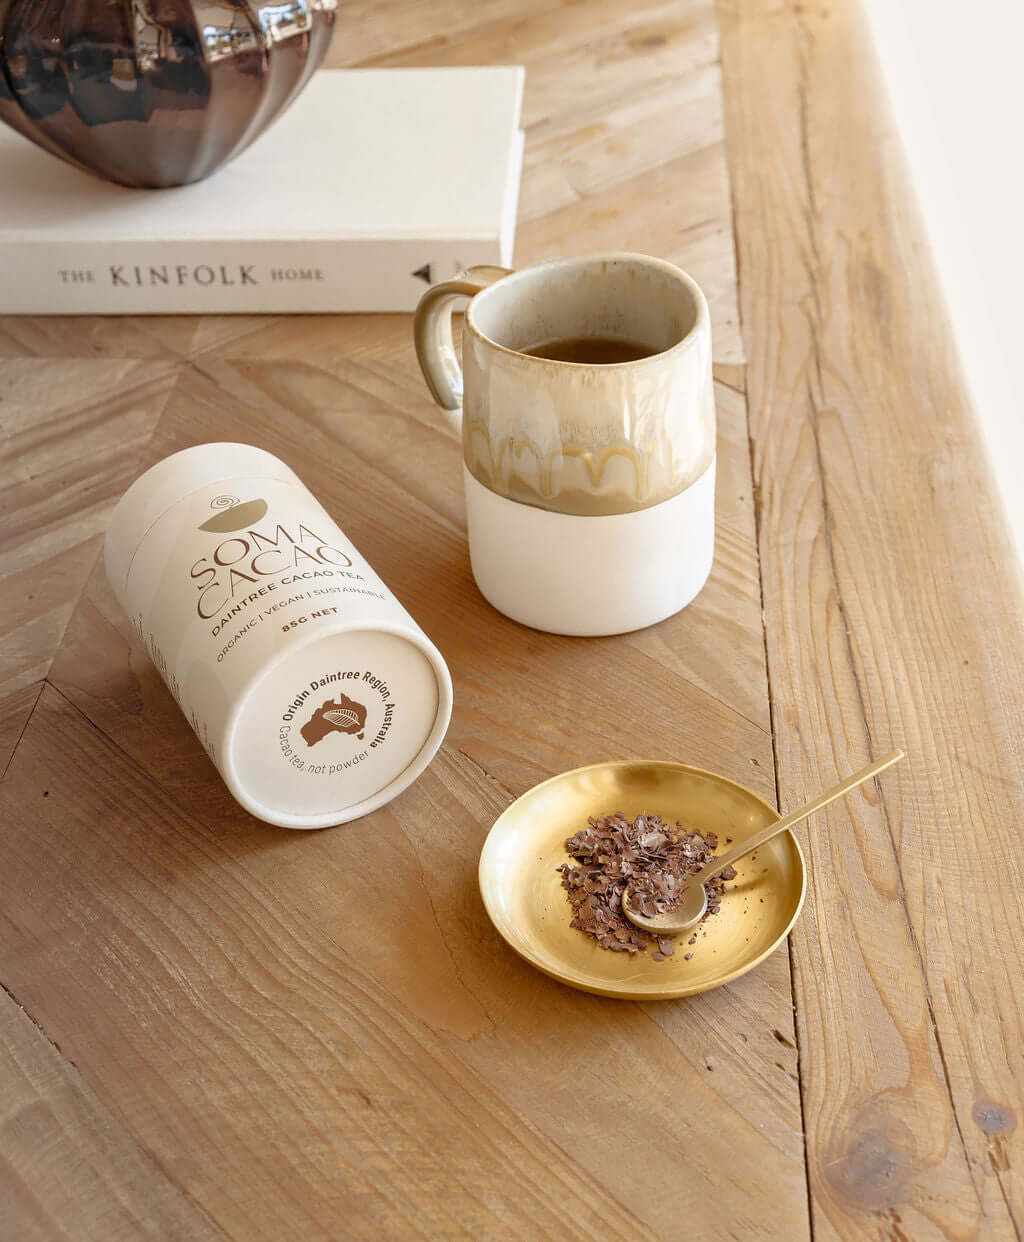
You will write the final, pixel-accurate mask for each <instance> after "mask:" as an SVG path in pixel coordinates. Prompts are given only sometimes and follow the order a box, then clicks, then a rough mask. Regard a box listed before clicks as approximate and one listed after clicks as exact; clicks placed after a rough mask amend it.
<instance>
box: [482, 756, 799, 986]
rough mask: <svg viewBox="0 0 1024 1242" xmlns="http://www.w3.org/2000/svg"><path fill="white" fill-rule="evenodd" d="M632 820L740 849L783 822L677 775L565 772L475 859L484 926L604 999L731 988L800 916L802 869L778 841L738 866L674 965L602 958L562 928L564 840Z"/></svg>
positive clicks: (738, 791) (716, 780)
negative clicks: (614, 820)
mask: <svg viewBox="0 0 1024 1242" xmlns="http://www.w3.org/2000/svg"><path fill="white" fill-rule="evenodd" d="M615 811H622V812H623V814H625V815H627V816H629V818H630V819H632V818H633V817H634V816H636V815H637V814H639V813H640V812H641V811H656V812H657V813H658V814H659V815H662V816H664V817H665V819H667V820H669V821H670V822H672V821H674V820H677V819H678V820H681V821H682V822H683V823H684V824H685V825H687V826H688V827H697V828H700V829H701V830H702V831H707V830H708V829H710V830H711V831H713V832H716V833H718V834H719V836H720V837H721V838H723V839H724V838H725V837H727V836H728V837H732V838H733V840H734V841H736V842H742V841H744V840H746V839H747V838H748V837H752V836H753V835H754V833H756V832H757V831H758V829H760V828H762V827H764V826H765V825H766V824H769V823H773V822H774V821H776V820H777V819H778V818H779V814H778V812H777V811H775V810H774V809H773V808H772V807H770V806H769V805H768V803H767V802H764V801H763V800H762V799H761V798H759V797H758V796H757V794H755V793H753V792H752V791H751V790H749V789H747V788H745V787H744V786H743V785H739V784H737V783H736V782H735V781H732V780H729V779H728V778H727V777H724V776H718V775H717V774H716V773H714V772H705V771H703V770H702V769H701V768H692V767H689V766H688V765H686V764H683V763H668V762H663V761H658V760H641V759H633V760H625V761H620V762H612V763H596V764H593V765H591V766H590V767H586V768H576V769H574V770H573V771H571V772H562V773H561V774H560V775H559V776H553V777H551V779H550V780H546V781H543V782H542V783H541V784H540V785H535V786H534V787H533V789H530V790H528V791H527V792H526V793H525V794H523V795H522V797H520V798H517V799H516V801H515V802H513V803H512V805H511V806H510V807H508V808H507V809H506V810H505V811H504V812H503V813H502V814H501V815H500V816H499V817H498V819H497V820H496V821H495V823H494V825H493V827H492V828H491V831H490V833H489V834H488V837H487V840H486V841H485V842H484V847H483V851H482V853H481V855H480V870H479V880H480V892H481V895H482V896H483V900H484V905H485V907H486V908H487V913H488V914H489V915H490V918H491V921H492V922H493V924H494V926H495V927H496V928H497V929H498V931H499V932H500V934H501V935H502V936H503V937H504V939H505V940H506V941H507V943H508V944H509V945H510V946H511V947H512V948H513V949H515V951H516V952H517V953H518V954H519V955H520V956H521V957H524V958H525V959H526V960H527V961H528V962H529V963H530V964H531V965H533V966H536V968H537V969H538V970H542V971H543V972H544V973H545V974H546V975H551V977H552V978H554V979H558V980H559V981H560V982H562V983H567V984H569V986H570V987H574V988H579V989H580V990H581V991H584V992H595V993H597V995H599V996H615V997H621V998H623V999H631V1000H647V1001H649V1000H668V999H671V998H673V997H679V996H692V995H694V994H695V993H697V992H706V991H708V990H709V989H710V988H717V987H720V986H721V985H722V984H723V983H731V982H732V981H733V980H734V979H738V978H739V977H740V976H741V975H744V974H746V972H747V971H748V970H753V969H754V967H755V966H757V965H758V964H759V963H760V962H763V961H764V959H765V958H766V957H767V956H768V954H769V953H771V952H773V951H774V950H775V949H777V948H778V947H779V946H780V945H781V944H783V943H784V941H785V939H786V936H787V935H788V934H789V930H790V928H791V927H792V926H793V924H794V923H795V922H796V919H797V916H798V915H799V913H800V907H801V906H802V905H803V900H804V892H805V888H806V876H805V873H804V859H803V854H802V853H801V851H800V846H799V844H798V843H797V840H796V838H795V837H794V836H793V835H792V833H789V832H784V833H782V834H780V835H779V836H777V837H776V838H775V839H774V840H772V841H769V842H768V843H767V844H766V845H763V846H761V847H760V848H758V849H757V850H756V851H755V853H754V854H753V855H748V856H747V857H746V858H744V859H742V860H741V861H740V862H738V863H737V864H736V873H737V874H736V879H735V880H733V881H730V882H729V885H728V890H727V892H726V894H725V897H724V898H723V901H722V907H721V909H720V910H719V912H718V913H717V914H714V915H712V916H711V917H710V918H708V919H706V920H705V921H704V922H703V923H702V924H701V925H700V928H699V934H698V936H697V942H696V943H695V944H694V946H693V949H692V955H691V956H690V958H689V960H687V953H688V952H690V951H691V950H690V946H689V944H688V943H687V940H688V937H687V936H686V934H685V933H684V935H683V936H682V937H680V939H679V943H678V948H677V950H676V952H675V954H674V955H673V956H672V957H670V958H668V959H666V960H665V961H663V962H656V961H654V958H653V956H652V954H650V953H647V952H645V953H638V954H636V956H635V957H630V955H629V954H628V953H608V952H606V951H605V950H604V949H602V948H600V946H599V945H597V944H596V943H595V941H593V940H591V939H590V938H589V937H588V936H585V935H583V933H582V932H579V931H576V930H575V929H574V928H572V927H570V926H569V919H570V916H571V910H570V907H569V902H568V900H567V898H566V895H565V891H564V889H563V888H562V885H561V877H560V875H559V873H558V867H559V865H560V864H561V863H564V862H566V861H567V860H568V858H569V855H568V854H567V853H566V849H565V839H566V837H569V836H571V835H572V834H573V833H574V832H576V831H577V830H578V829H579V828H581V827H582V826H583V825H584V824H585V823H586V822H587V817H588V816H589V815H609V814H613V813H614V812H615Z"/></svg>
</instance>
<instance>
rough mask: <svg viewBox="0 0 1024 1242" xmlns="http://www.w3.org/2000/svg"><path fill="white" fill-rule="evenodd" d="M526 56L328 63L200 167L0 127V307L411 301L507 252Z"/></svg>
mask: <svg viewBox="0 0 1024 1242" xmlns="http://www.w3.org/2000/svg"><path fill="white" fill-rule="evenodd" d="M522 87H523V70H522V68H521V67H519V66H503V67H493V68H459V69H350V70H347V69H324V70H321V71H320V72H319V73H318V74H317V75H316V76H315V77H314V79H313V81H312V82H311V83H310V84H309V86H308V87H307V88H306V90H305V91H304V92H303V94H302V95H300V97H299V98H298V99H297V100H296V102H295V103H294V104H293V105H292V107H291V108H290V109H289V110H288V111H287V112H286V113H285V115H284V116H283V117H281V119H280V120H279V121H278V122H277V123H276V124H275V125H274V126H273V127H272V128H271V129H270V130H269V131H268V132H267V133H266V134H264V135H263V136H262V137H261V138H260V139H259V140H258V141H257V142H256V143H254V144H253V146H252V147H250V148H249V149H248V150H246V151H245V152H244V153H243V154H242V155H240V156H239V157H238V158H237V160H235V161H233V162H232V163H230V164H228V165H227V166H226V167H225V168H222V169H221V170H220V171H218V172H216V173H214V174H213V176H212V177H210V178H209V179H208V180H206V181H201V182H198V183H196V184H194V185H187V186H180V187H176V188H174V189H167V190H132V189H125V188H124V187H121V186H117V185H112V184H109V183H107V182H105V181H102V180H100V179H98V178H95V177H91V176H89V175H88V174H87V173H83V172H81V171H79V170H78V169H76V168H74V167H71V166H70V165H67V164H64V163H62V162H61V161H59V160H57V159H55V158H54V157H53V156H51V155H48V154H46V153H45V152H44V151H41V150H39V149H37V148H36V147H34V146H33V145H32V144H31V143H29V142H27V141H26V140H25V139H24V138H23V137H21V136H20V135H18V134H16V133H14V132H13V131H11V130H7V129H6V128H3V127H0V313H5V314H31V315H45V314H61V315H73V314H136V315H137V314H160V315H167V314H180V313H201V314H220V313H231V312H238V313H285V312H316V311H322V312H327V311H408V310H412V309H414V307H415V306H416V303H417V301H418V300H419V297H420V295H421V294H422V292H423V290H424V289H425V288H426V287H427V285H429V284H433V283H436V282H437V281H439V280H448V279H449V278H450V277H451V276H453V275H454V274H455V273H456V272H457V271H459V270H461V269H462V268H464V267H470V266H472V265H473V264H476V263H494V264H499V265H502V266H508V265H509V264H510V263H511V260H512V246H513V239H514V233H515V216H516V205H517V199H518V191H519V176H520V171H521V166H522V141H523V140H522V132H521V131H520V129H519V109H520V101H521V97H522Z"/></svg>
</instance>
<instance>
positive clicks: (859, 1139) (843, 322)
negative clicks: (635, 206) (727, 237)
mask: <svg viewBox="0 0 1024 1242" xmlns="http://www.w3.org/2000/svg"><path fill="white" fill-rule="evenodd" d="M720 14H721V17H722V37H723V55H724V75H725V82H726V100H727V128H728V132H729V135H730V146H729V150H730V163H731V172H732V178H733V187H734V202H735V204H736V211H737V214H736V231H737V237H738V242H739V259H740V270H741V271H742V272H744V281H743V284H742V287H741V304H742V314H743V324H744V334H745V338H746V341H747V349H748V354H749V358H750V365H749V367H748V372H747V393H748V398H749V402H750V422H751V434H752V444H753V450H754V458H753V464H754V476H755V481H756V484H757V488H758V494H759V497H760V511H759V527H760V554H761V569H762V581H763V591H764V601H765V623H766V636H767V650H768V658H769V670H770V677H771V689H772V702H773V707H774V712H773V720H774V725H775V740H776V754H777V762H778V776H779V790H780V798H781V800H782V802H783V803H785V804H787V805H788V804H791V803H792V804H795V803H797V802H799V801H800V800H801V799H802V798H803V797H804V796H805V795H806V794H809V793H811V792H813V791H814V790H815V789H817V788H819V787H820V786H821V785H823V784H825V783H827V781H828V780H830V779H831V776H832V773H833V772H834V771H836V770H837V769H841V768H847V767H855V766H856V765H857V764H858V763H860V762H862V761H863V760H864V759H866V758H867V757H868V756H869V755H870V754H872V753H878V752H880V751H881V750H883V749H885V748H887V747H888V746H889V745H890V744H891V743H893V742H896V743H898V744H900V745H902V746H904V747H905V748H906V750H907V752H908V754H909V755H910V762H909V763H908V764H906V765H904V767H903V768H902V769H898V770H896V772H895V773H894V777H893V779H886V780H885V781H884V782H883V786H882V789H883V793H882V796H881V798H876V797H875V796H874V795H873V793H870V792H869V793H867V794H865V795H863V796H862V797H860V798H853V799H851V800H850V804H849V805H848V806H847V807H846V808H843V809H842V810H841V811H838V812H830V813H828V814H827V815H826V816H825V817H824V818H825V819H826V820H827V821H828V830H827V831H817V832H814V833H813V834H812V835H811V838H810V841H811V844H810V857H811V868H810V875H811V892H810V898H809V909H808V912H807V916H806V917H805V919H804V921H803V922H802V924H801V925H799V926H798V928H797V930H796V932H795V934H794V937H793V961H794V966H795V974H794V982H795V988H796V1001H797V1006H798V1015H799V1021H798V1027H799V1032H800V1047H801V1071H802V1087H803V1098H804V1114H805V1117H806V1120H807V1152H808V1170H809V1176H810V1185H811V1191H812V1202H813V1206H814V1227H815V1237H816V1238H818V1239H825V1238H833V1237H837V1238H844V1239H861V1238H863V1239H867V1238H872V1239H874V1238H877V1237H879V1236H885V1237H893V1238H904V1237H907V1238H913V1239H915V1240H916V1239H928V1238H936V1237H948V1238H954V1237H955V1238H964V1237H985V1238H992V1239H996V1238H999V1239H1002V1238H1013V1237H1015V1236H1016V1237H1019V1236H1020V1229H1021V1224H1022V1222H1024V1198H1022V1183H1021V1180H1020V1172H1019V1170H1020V1168H1021V1166H1022V1163H1024V1142H1022V1139H1021V1135H1022V1133H1024V1131H1022V1130H1021V1129H1019V1128H1018V1126H1017V1119H1018V1117H1019V1116H1020V1115H1021V1106H1022V1100H1021V1081H1022V1068H1024V1066H1022V1047H1024V1039H1022V1036H1024V1029H1022V1019H1021V1002H1022V1000H1024V951H1022V948H1021V938H1020V936H1019V934H1018V933H1017V931H1016V929H1018V928H1019V927H1020V925H1021V921H1022V914H1024V908H1022V893H1024V865H1022V861H1021V853H1020V849H1019V841H1020V830H1019V823H1020V821H1021V818H1022V813H1024V783H1022V772H1024V765H1022V744H1021V737H1022V726H1024V680H1022V673H1021V663H1020V659H1019V656H1020V651H1021V649H1022V647H1021V638H1022V617H1024V612H1022V608H1021V595H1020V591H1019V581H1018V579H1017V577H1016V571H1015V566H1016V562H1015V559H1014V556H1013V552H1012V549H1011V548H1010V547H1009V546H1008V536H1007V532H1006V530H1005V528H1004V526H1003V525H1002V521H1001V515H1000V513H999V511H998V504H997V502H996V500H995V491H994V487H993V483H992V480H991V478H990V476H989V473H988V470H987V467H986V462H985V455H984V450H983V447H982V445H981V443H980V441H979V436H978V431H977V428H976V427H975V425H974V422H973V419H972V417H971V412H970V409H969V407H968V405H967V401H966V397H965V390H964V385H963V380H962V377H961V375H960V372H959V368H958V365H957V361H956V354H955V347H954V343H953V341H952V339H951V337H950V332H949V328H948V325H947V321H946V316H945V314H944V312H943V308H942V302H941V298H940V295H939V291H938V287H937V283H936V280H935V277H934V273H933V271H932V269H931V265H930V263H929V261H928V258H927V255H926V254H925V253H924V251H923V245H922V239H923V230H922V227H921V223H920V220H919V218H918V215H917V212H916V209H915V205H914V201H913V196H912V193H911V190H910V187H909V186H908V184H907V182H906V177H905V173H904V169H903V164H902V160H901V158H900V153H899V150H898V144H897V143H896V141H895V137H894V133H893V128H892V121H891V118H890V116H889V114H888V113H887V111H886V109H885V105H884V92H883V91H882V88H881V84H880V82H879V80H878V77H877V72H876V69H875V65H874V60H873V56H872V52H871V48H870V45H869V43H868V39H867V35H866V31H865V27H864V24H863V20H862V17H861V14H860V13H859V10H858V8H857V6H855V5H851V4H847V3H838V2H826V3H820V4H815V5H803V4H799V3H793V4H787V5H779V4H777V3H774V2H772V3H767V2H762V0H742V2H739V3H733V2H732V0H724V2H723V3H722V4H721V5H720ZM854 100H856V101H857V103H856V106H852V101H854ZM837 1016H839V1017H840V1020H839V1022H838V1023H837Z"/></svg>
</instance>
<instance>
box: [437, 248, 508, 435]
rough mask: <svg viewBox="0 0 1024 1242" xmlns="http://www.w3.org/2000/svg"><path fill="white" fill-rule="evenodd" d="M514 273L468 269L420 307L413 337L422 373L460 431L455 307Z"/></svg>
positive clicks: (487, 268)
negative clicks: (454, 335)
mask: <svg viewBox="0 0 1024 1242" xmlns="http://www.w3.org/2000/svg"><path fill="white" fill-rule="evenodd" d="M511 273H512V269H511V268H509V267H491V266H490V265H487V264H483V265H481V266H479V267H471V268H468V269H467V270H466V271H464V272H460V273H459V275H458V276H456V277H455V279H454V280H445V281H442V282H441V283H440V284H438V285H434V286H433V288H431V289H428V290H427V292H426V293H425V294H424V295H423V297H422V298H420V302H419V305H418V306H417V307H416V321H415V323H414V325H413V335H414V337H415V340H416V357H417V358H418V359H419V363H420V370H422V372H423V378H424V379H425V380H426V381H427V387H428V388H429V389H430V392H431V395H432V396H433V398H434V400H435V401H436V402H437V404H438V405H439V406H440V407H441V409H442V410H445V411H451V413H450V415H449V421H450V422H451V425H452V427H453V428H454V429H455V430H456V431H458V430H459V428H460V427H461V425H462V419H461V416H460V414H458V413H457V412H456V411H458V410H460V409H461V407H462V367H461V366H460V365H459V359H458V355H457V354H456V352H455V343H454V341H453V340H452V306H453V304H454V302H455V301H456V299H458V298H471V297H474V296H475V295H476V294H478V293H479V292H480V290H481V289H486V288H487V286H488V285H493V284H494V282H495V281H496V280H501V278H502V277H503V276H509V275H511Z"/></svg>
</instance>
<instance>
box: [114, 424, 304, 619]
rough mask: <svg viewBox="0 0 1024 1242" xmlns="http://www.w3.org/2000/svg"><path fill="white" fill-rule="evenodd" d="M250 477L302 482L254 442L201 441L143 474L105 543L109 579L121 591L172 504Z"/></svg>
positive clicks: (128, 493) (116, 513)
mask: <svg viewBox="0 0 1024 1242" xmlns="http://www.w3.org/2000/svg"><path fill="white" fill-rule="evenodd" d="M245 475H252V476H254V477H256V478H261V479H280V480H281V481H282V482H286V483H298V482H299V478H298V476H297V475H296V474H295V472H294V470H291V469H290V468H289V467H288V466H286V465H285V464H284V462H283V461H281V460H280V458H277V457H275V456H274V455H273V453H267V452H265V451H264V450H263V449H260V448H256V447H255V446H254V445H252V444H231V443H219V444H197V445H194V446H193V447H192V448H187V449H182V450H181V451H180V452H178V453H172V454H171V456H170V457H165V458H164V459H163V461H158V462H157V463H156V465H155V466H151V467H150V468H149V469H148V470H147V471H146V472H145V474H142V475H140V476H139V477H138V478H137V479H136V480H135V482H134V483H133V484H132V485H131V487H129V489H128V490H127V491H126V492H125V494H124V495H123V496H122V497H121V499H120V500H119V501H118V503H117V506H116V508H115V509H114V513H113V516H112V517H111V519H110V526H109V527H108V529H107V537H106V540H105V541H104V544H103V557H104V561H105V562H106V567H107V577H108V578H109V579H110V581H111V583H112V585H113V587H114V589H115V591H117V592H118V593H119V594H120V592H121V591H122V590H123V589H124V585H125V582H126V581H127V579H128V573H129V571H130V569H131V564H132V559H133V558H134V556H135V553H136V551H137V549H138V547H139V544H140V543H141V542H142V540H143V539H144V538H145V535H146V532H147V531H148V530H149V529H150V527H151V526H152V525H153V523H154V522H156V521H157V519H158V518H160V517H161V516H162V515H163V514H164V513H166V511H167V510H168V509H170V508H171V506H172V505H175V504H177V503H178V501H179V500H183V499H184V498H185V497H186V496H189V495H191V493H192V492H194V491H198V490H199V488H202V487H207V486H208V485H209V484H210V483H216V482H218V481H219V480H220V479H231V478H240V477H243V476H245Z"/></svg>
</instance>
